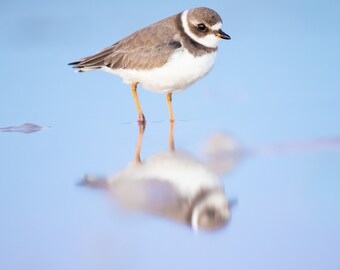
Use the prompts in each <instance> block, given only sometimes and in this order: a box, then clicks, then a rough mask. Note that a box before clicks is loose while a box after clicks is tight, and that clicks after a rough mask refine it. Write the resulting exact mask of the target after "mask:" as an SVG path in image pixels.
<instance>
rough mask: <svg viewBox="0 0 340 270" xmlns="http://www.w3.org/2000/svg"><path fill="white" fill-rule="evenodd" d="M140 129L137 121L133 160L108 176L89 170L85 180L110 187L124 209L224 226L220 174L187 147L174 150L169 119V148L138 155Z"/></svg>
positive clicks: (198, 225) (202, 226)
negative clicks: (187, 151) (194, 155)
mask: <svg viewBox="0 0 340 270" xmlns="http://www.w3.org/2000/svg"><path fill="white" fill-rule="evenodd" d="M144 129H145V126H143V125H140V126H139V136H138V143H137V149H136V154H135V160H134V162H133V163H131V164H129V165H127V167H126V168H124V169H123V170H121V171H119V172H117V173H116V174H114V175H113V176H111V177H108V178H107V179H103V178H96V177H91V176H87V177H85V179H84V181H83V183H84V184H85V185H88V186H90V187H101V188H103V189H105V190H106V191H108V192H110V194H111V195H112V197H113V198H114V200H115V201H116V202H117V203H118V204H119V205H120V206H121V207H123V208H124V209H127V210H132V211H142V212H145V213H149V214H153V215H156V216H159V217H163V218H168V219H170V220H172V221H175V222H178V223H182V224H187V225H189V226H190V227H192V228H193V229H194V230H216V229H219V228H222V227H224V226H225V225H226V224H227V223H228V221H229V219H230V215H231V213H230V206H229V202H228V199H227V197H226V194H225V192H224V186H223V184H222V182H221V179H220V178H219V176H218V175H217V174H216V173H215V172H214V171H212V170H211V169H210V168H209V167H208V166H207V165H206V164H204V163H202V162H201V161H198V160H197V159H196V158H194V157H193V156H192V155H190V154H189V153H185V152H181V151H175V147H174V139H173V129H174V124H173V123H171V125H170V136H169V148H170V150H169V151H165V152H159V153H156V154H154V155H152V156H150V157H148V158H146V159H144V160H141V159H140V151H141V145H142V139H143V134H144Z"/></svg>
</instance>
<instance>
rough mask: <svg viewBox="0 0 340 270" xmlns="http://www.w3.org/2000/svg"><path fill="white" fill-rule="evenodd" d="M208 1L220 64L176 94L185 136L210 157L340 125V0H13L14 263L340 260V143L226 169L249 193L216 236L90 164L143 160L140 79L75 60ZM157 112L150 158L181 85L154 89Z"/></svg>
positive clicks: (7, 252)
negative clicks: (131, 208)
mask: <svg viewBox="0 0 340 270" xmlns="http://www.w3.org/2000/svg"><path fill="white" fill-rule="evenodd" d="M196 6H209V7H211V8H213V9H215V10H216V11H218V12H219V14H220V15H221V16H222V18H223V20H224V27H223V29H224V31H225V32H226V33H228V34H230V36H231V38H232V39H231V40H230V41H221V43H220V48H219V55H218V58H217V62H216V65H215V67H214V69H213V70H212V72H211V73H210V74H209V75H208V76H207V77H206V78H204V79H203V80H202V81H200V82H198V83H196V84H195V85H193V86H192V87H190V89H188V91H186V92H183V93H181V94H178V95H175V96H174V98H173V101H174V105H173V106H174V112H175V116H176V119H177V122H176V126H175V143H176V147H177V148H178V149H185V150H187V151H189V152H192V153H194V154H197V155H200V154H201V152H202V151H201V148H202V144H203V143H204V142H205V140H206V139H207V138H208V137H209V136H210V135H212V134H215V133H217V132H221V131H224V132H228V133H230V134H232V135H233V136H234V138H235V140H237V141H238V142H239V143H240V145H241V146H243V147H255V148H257V147H259V148H261V147H262V146H265V145H272V144H274V145H275V144H276V143H285V142H292V141H293V142H294V141H298V142H309V141H313V140H315V139H318V138H325V140H326V141H327V140H329V139H332V138H338V137H339V136H340V122H339V116H340V93H339V90H340V49H339V48H340V30H339V29H340V17H339V12H340V2H339V1H337V0H318V1H305V0H301V1H293V0H288V1H283V0H280V1H250V0H243V1H217V0H216V1H163V2H162V1H148V0H144V1H129V0H125V1H121V2H115V1H84V0H82V1H63V0H61V1H32V0H31V1H15V0H14V1H6V2H4V1H2V2H1V3H0V41H1V42H0V52H1V53H0V71H1V72H0V82H1V90H0V127H6V126H12V125H20V124H22V123H26V122H31V123H36V124H39V125H42V126H50V127H51V128H49V129H45V130H42V131H40V132H37V133H32V134H20V133H0V150H1V152H0V154H1V160H0V161H1V162H0V164H1V165H0V166H1V167H0V168H1V170H0V213H1V220H0V269H6V270H12V269H34V270H36V269H49V270H53V269H72V270H76V269H79V270H86V269H261V270H263V269H276V270H277V269H308V270H310V269H328V270H331V269H334V270H335V269H340V259H339V250H340V232H339V228H340V215H339V214H340V198H339V192H340V183H339V181H340V151H339V145H337V144H334V146H333V147H326V149H320V147H317V146H316V147H311V149H309V150H308V151H307V150H303V149H296V151H288V152H287V153H283V154H273V155H268V156H257V157H256V156H255V157H253V158H250V159H246V160H245V161H244V162H242V163H240V164H238V166H236V167H235V168H234V170H233V171H232V172H231V173H230V174H228V175H225V177H224V178H223V180H224V183H225V185H226V191H227V194H228V195H229V197H231V198H236V199H237V201H238V203H237V206H236V207H235V208H234V209H233V218H232V222H231V224H230V225H229V226H228V227H227V228H225V229H224V230H222V231H219V232H217V233H213V234H207V233H203V234H194V233H192V232H191V231H190V230H189V229H188V228H186V227H182V226H180V225H177V224H173V223H171V222H168V221H165V220H161V219H157V218H154V217H149V216H144V215H138V216H137V217H136V216H135V217H131V216H126V215H125V214H123V213H121V212H120V211H119V210H118V209H116V208H115V206H114V205H113V204H112V202H111V201H110V200H109V199H108V198H106V197H105V196H104V195H103V194H102V193H100V192H94V191H93V190H89V189H85V188H81V187H79V186H77V182H78V181H79V179H81V177H82V176H83V175H84V174H94V175H110V174H112V173H114V172H117V171H118V170H120V169H122V168H124V166H126V164H127V163H128V162H129V161H131V160H132V159H133V156H134V149H135V145H136V138H137V125H136V124H135V120H136V109H135V107H134V103H133V98H132V96H131V93H130V89H129V86H127V85H124V84H122V83H121V80H120V79H119V78H117V77H114V76H111V75H108V74H105V73H103V72H91V73H86V74H76V73H74V72H73V71H72V70H71V69H70V68H69V67H68V66H67V65H66V64H67V63H69V62H71V61H74V60H77V59H79V58H81V57H83V56H86V55H89V54H92V53H94V52H96V51H98V50H100V49H102V48H104V47H106V46H108V45H111V44H113V43H114V42H116V41H117V40H119V39H120V38H123V37H124V36H126V35H128V34H130V33H131V32H133V31H134V30H137V29H138V28H141V27H143V26H146V25H148V24H150V23H152V22H155V21H157V20H159V19H162V18H164V17H166V16H169V15H172V14H175V13H177V12H180V11H182V10H184V9H188V8H191V7H196ZM140 100H141V103H142V106H143V109H144V113H145V115H146V117H147V119H148V120H149V123H148V126H147V130H146V134H145V140H144V145H143V146H144V147H143V149H142V158H146V157H148V156H150V155H151V154H153V153H156V152H158V151H161V150H165V149H167V140H168V138H167V136H168V129H169V125H168V114H167V109H166V103H165V97H164V96H161V95H156V94H153V93H150V92H147V91H140Z"/></svg>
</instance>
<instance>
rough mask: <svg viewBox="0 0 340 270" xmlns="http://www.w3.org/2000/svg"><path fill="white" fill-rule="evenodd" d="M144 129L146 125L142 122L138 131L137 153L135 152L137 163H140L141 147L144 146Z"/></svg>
mask: <svg viewBox="0 0 340 270" xmlns="http://www.w3.org/2000/svg"><path fill="white" fill-rule="evenodd" d="M144 130H145V125H143V124H140V125H139V133H138V142H137V149H136V154H135V162H136V164H140V163H141V160H140V149H141V147H142V140H143V135H144Z"/></svg>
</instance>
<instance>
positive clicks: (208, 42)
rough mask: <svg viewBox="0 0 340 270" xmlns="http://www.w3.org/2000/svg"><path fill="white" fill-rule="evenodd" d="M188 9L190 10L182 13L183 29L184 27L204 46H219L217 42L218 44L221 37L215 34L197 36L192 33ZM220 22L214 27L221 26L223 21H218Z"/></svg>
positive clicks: (191, 36) (190, 35)
mask: <svg viewBox="0 0 340 270" xmlns="http://www.w3.org/2000/svg"><path fill="white" fill-rule="evenodd" d="M188 11H189V10H186V11H184V12H183V13H182V15H181V20H182V25H183V29H184V32H185V33H186V34H187V35H188V36H189V37H190V38H192V39H193V40H195V41H196V42H197V43H199V44H201V45H203V46H206V47H208V48H217V44H218V40H219V38H218V37H216V36H215V35H214V34H209V35H207V36H205V37H198V36H196V35H195V34H194V33H192V32H191V31H190V28H189V22H188ZM217 24H219V25H218V26H217V25H216V26H215V25H214V26H213V28H215V27H220V25H221V23H217Z"/></svg>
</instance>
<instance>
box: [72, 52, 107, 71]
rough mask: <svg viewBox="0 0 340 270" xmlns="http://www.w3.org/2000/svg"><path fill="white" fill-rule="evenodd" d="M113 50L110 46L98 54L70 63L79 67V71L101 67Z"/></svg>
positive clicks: (76, 67)
mask: <svg viewBox="0 0 340 270" xmlns="http://www.w3.org/2000/svg"><path fill="white" fill-rule="evenodd" d="M111 52H112V51H111V47H109V48H106V49H104V50H102V51H100V52H99V53H97V54H94V55H91V56H88V57H85V58H82V59H80V60H79V61H75V62H72V63H69V65H70V66H72V67H73V68H75V69H77V71H78V72H83V71H91V70H96V69H100V68H102V67H103V66H105V65H106V64H105V59H106V58H107V57H108V56H109V55H110V54H111Z"/></svg>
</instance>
